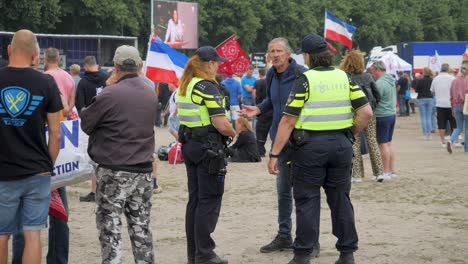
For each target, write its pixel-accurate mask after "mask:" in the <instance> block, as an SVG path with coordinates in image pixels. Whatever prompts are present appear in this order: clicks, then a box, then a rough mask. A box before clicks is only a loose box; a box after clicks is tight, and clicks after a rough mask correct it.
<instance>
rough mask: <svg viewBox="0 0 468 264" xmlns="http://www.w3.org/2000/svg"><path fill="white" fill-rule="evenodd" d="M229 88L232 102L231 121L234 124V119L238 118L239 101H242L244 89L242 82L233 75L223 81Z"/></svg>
mask: <svg viewBox="0 0 468 264" xmlns="http://www.w3.org/2000/svg"><path fill="white" fill-rule="evenodd" d="M221 84H222V85H224V86H225V87H226V88H227V89H228V90H229V103H230V107H229V108H230V111H229V112H230V121H231V123H232V124H233V125H234V123H235V122H234V121H235V120H236V119H237V118H238V116H237V111H238V110H239V109H240V107H239V105H240V104H239V103H240V102H241V96H242V89H241V84H240V83H239V82H238V81H237V80H236V79H234V78H232V76H230V77H228V78H226V79H224V81H222V82H221Z"/></svg>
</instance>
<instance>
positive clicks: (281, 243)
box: [260, 235, 293, 253]
mask: <svg viewBox="0 0 468 264" xmlns="http://www.w3.org/2000/svg"><path fill="white" fill-rule="evenodd" d="M292 242H293V241H292V239H291V238H282V237H280V236H279V235H277V236H276V237H275V239H273V241H271V242H270V244H268V245H265V246H263V247H261V248H260V252H262V253H270V252H274V251H283V250H292Z"/></svg>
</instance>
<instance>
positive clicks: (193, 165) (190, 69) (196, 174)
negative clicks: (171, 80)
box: [176, 46, 236, 264]
mask: <svg viewBox="0 0 468 264" xmlns="http://www.w3.org/2000/svg"><path fill="white" fill-rule="evenodd" d="M220 61H226V60H225V59H224V58H221V57H220V56H219V54H218V53H217V52H216V50H215V49H214V48H213V47H208V46H206V47H201V48H199V49H198V50H197V51H196V52H195V55H194V56H193V57H191V58H190V60H189V61H188V63H187V65H186V66H185V69H184V73H183V75H182V77H181V78H180V80H179V91H178V93H177V97H176V102H177V111H178V114H179V119H180V127H179V141H180V142H181V143H182V155H183V157H184V161H185V167H186V169H187V178H188V192H189V200H188V203H187V211H186V215H185V232H186V236H187V257H188V263H189V264H193V263H197V264H224V263H228V262H227V260H224V259H222V258H220V257H218V255H216V253H215V252H214V248H215V242H214V240H213V239H212V238H211V233H212V232H213V231H214V230H215V228H216V224H217V222H218V217H219V212H220V210H221V200H222V198H223V193H224V177H225V175H226V161H225V158H226V156H225V153H224V147H225V145H226V141H227V140H226V138H227V137H234V136H235V135H236V131H235V130H234V129H233V128H232V125H231V123H230V122H229V121H228V119H227V117H226V110H225V109H224V101H225V98H224V97H223V95H222V93H221V92H220V88H219V85H218V83H217V82H216V81H215V75H216V72H217V71H218V65H219V62H220Z"/></svg>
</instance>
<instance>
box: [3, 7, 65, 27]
mask: <svg viewBox="0 0 468 264" xmlns="http://www.w3.org/2000/svg"><path fill="white" fill-rule="evenodd" d="M0 10H1V12H2V15H1V17H0V30H3V31H17V30H19V29H22V28H27V29H30V30H32V31H43V30H48V29H53V28H54V27H55V24H56V23H58V22H60V0H42V1H29V0H0Z"/></svg>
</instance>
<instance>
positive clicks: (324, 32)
mask: <svg viewBox="0 0 468 264" xmlns="http://www.w3.org/2000/svg"><path fill="white" fill-rule="evenodd" d="M326 21H327V9H326V8H325V16H323V22H324V23H323V38H324V39H326V38H327V35H326V33H327V28H326V27H325V25H326Z"/></svg>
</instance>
